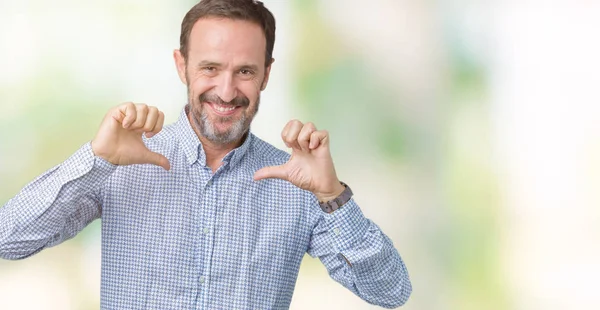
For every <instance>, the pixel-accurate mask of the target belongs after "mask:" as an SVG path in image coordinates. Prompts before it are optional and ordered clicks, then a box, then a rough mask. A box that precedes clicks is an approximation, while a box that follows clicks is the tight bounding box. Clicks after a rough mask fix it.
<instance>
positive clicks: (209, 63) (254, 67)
mask: <svg viewBox="0 0 600 310" xmlns="http://www.w3.org/2000/svg"><path fill="white" fill-rule="evenodd" d="M221 66H222V64H221V63H219V62H216V61H211V60H203V61H201V62H199V63H198V65H197V68H201V67H221ZM236 69H237V70H240V69H249V70H252V71H258V66H257V65H253V64H249V63H247V64H242V65H240V66H237V67H236Z"/></svg>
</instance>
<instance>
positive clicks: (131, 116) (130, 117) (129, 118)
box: [119, 102, 137, 128]
mask: <svg viewBox="0 0 600 310" xmlns="http://www.w3.org/2000/svg"><path fill="white" fill-rule="evenodd" d="M119 111H120V112H121V114H123V115H124V116H125V117H124V118H123V122H122V125H123V128H129V126H131V124H133V122H135V118H136V114H137V113H136V110H135V105H134V104H133V102H127V103H125V104H123V105H121V106H120V107H119Z"/></svg>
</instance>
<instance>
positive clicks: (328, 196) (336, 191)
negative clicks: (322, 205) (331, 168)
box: [314, 181, 346, 202]
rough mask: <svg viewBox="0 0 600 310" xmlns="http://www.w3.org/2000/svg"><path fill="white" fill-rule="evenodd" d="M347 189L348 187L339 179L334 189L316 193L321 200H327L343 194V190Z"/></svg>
mask: <svg viewBox="0 0 600 310" xmlns="http://www.w3.org/2000/svg"><path fill="white" fill-rule="evenodd" d="M345 189H346V187H345V186H344V185H342V183H340V182H339V181H338V182H337V183H336V185H334V186H332V190H330V191H327V192H317V193H314V194H315V196H316V197H317V199H318V200H319V202H327V201H330V200H333V199H335V198H337V197H338V196H339V195H341V194H342V192H343V191H344V190H345Z"/></svg>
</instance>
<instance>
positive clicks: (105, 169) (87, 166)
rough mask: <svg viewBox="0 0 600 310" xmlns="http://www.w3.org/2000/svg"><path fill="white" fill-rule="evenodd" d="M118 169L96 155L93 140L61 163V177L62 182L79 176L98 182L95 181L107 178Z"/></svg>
mask: <svg viewBox="0 0 600 310" xmlns="http://www.w3.org/2000/svg"><path fill="white" fill-rule="evenodd" d="M116 169H117V166H116V165H113V164H111V163H110V162H108V161H106V160H104V159H102V158H100V157H98V156H95V155H94V152H93V151H92V145H91V142H88V143H86V144H84V145H83V146H82V147H81V148H80V149H79V150H78V151H77V152H75V154H73V155H71V157H69V158H68V159H67V160H66V161H65V162H64V163H63V164H62V165H60V168H59V173H60V177H59V178H60V182H61V183H62V184H65V183H67V182H70V181H73V180H76V179H79V178H85V179H86V181H89V182H90V183H96V184H97V183H98V182H94V181H100V182H101V181H104V180H106V179H107V178H108V177H109V176H110V175H111V174H112V173H113V172H114V171H115V170H116Z"/></svg>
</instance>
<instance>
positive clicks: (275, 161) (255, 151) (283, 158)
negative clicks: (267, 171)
mask: <svg viewBox="0 0 600 310" xmlns="http://www.w3.org/2000/svg"><path fill="white" fill-rule="evenodd" d="M251 135H252V136H251V138H252V144H251V145H250V150H249V151H250V153H251V154H252V159H253V160H254V161H255V162H256V164H258V165H260V166H274V165H283V164H285V163H286V162H287V161H288V160H289V159H290V154H289V153H287V152H285V151H283V150H280V149H278V148H276V147H275V146H273V145H272V144H270V143H268V142H266V141H264V140H262V139H261V138H259V137H257V136H255V135H253V134H251Z"/></svg>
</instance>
